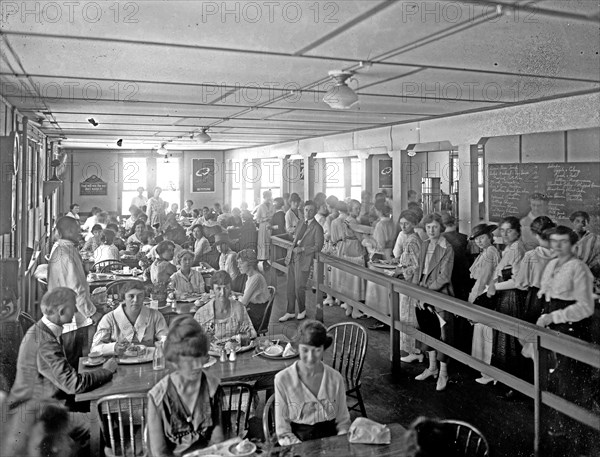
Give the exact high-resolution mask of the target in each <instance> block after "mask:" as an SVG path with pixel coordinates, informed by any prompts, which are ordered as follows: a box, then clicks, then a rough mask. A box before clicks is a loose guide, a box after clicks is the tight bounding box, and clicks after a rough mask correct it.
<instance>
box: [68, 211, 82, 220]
mask: <svg viewBox="0 0 600 457" xmlns="http://www.w3.org/2000/svg"><path fill="white" fill-rule="evenodd" d="M65 216H67V217H72V218H73V219H77V220H79V214H75V213H74V212H72V211H69V212H68V213H67V214H65Z"/></svg>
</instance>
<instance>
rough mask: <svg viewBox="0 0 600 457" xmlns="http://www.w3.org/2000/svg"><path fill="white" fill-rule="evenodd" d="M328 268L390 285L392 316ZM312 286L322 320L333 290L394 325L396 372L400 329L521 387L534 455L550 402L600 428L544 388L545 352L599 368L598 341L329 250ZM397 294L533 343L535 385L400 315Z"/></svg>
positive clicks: (592, 417)
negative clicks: (341, 287) (353, 292)
mask: <svg viewBox="0 0 600 457" xmlns="http://www.w3.org/2000/svg"><path fill="white" fill-rule="evenodd" d="M271 239H272V242H273V245H277V246H281V247H285V248H288V247H290V246H291V242H290V241H285V240H281V239H278V238H277V237H272V238H271ZM328 267H332V268H337V269H340V270H342V271H344V272H346V273H350V274H352V275H356V276H359V277H361V278H362V279H364V280H366V281H371V282H373V283H375V284H378V285H380V286H383V287H385V288H387V290H388V298H389V315H384V314H382V313H381V312H379V311H377V310H375V309H372V308H370V307H369V306H368V305H367V304H365V303H362V302H360V301H356V300H354V299H352V298H351V297H349V296H348V295H346V294H345V293H344V292H343V291H338V290H336V289H334V288H332V287H328V286H327V285H325V284H324V281H323V278H324V270H325V269H326V268H328ZM276 268H278V269H279V270H281V271H284V272H287V268H286V267H285V265H284V266H281V265H279V266H276ZM313 281H314V286H315V287H316V289H317V291H316V296H317V318H318V319H319V318H320V319H321V320H322V316H323V311H322V310H323V293H326V294H331V295H333V296H334V297H336V298H338V299H340V300H341V301H343V302H346V303H348V304H349V305H352V307H354V308H356V309H359V310H360V311H362V312H364V313H367V314H368V315H370V316H373V317H375V318H376V319H378V320H379V321H381V322H383V323H385V324H387V325H389V326H390V353H391V364H392V374H393V375H394V376H396V375H397V374H399V372H400V369H401V363H400V332H403V333H407V334H410V335H411V336H412V337H414V338H415V339H416V340H418V341H422V342H426V343H427V345H429V346H431V347H432V348H434V349H436V350H438V351H440V352H442V353H444V354H446V355H448V356H449V357H451V358H452V359H454V360H457V361H459V362H461V363H463V364H465V365H468V366H470V367H471V368H473V369H475V370H477V371H481V372H483V373H485V374H487V375H489V376H492V377H493V378H494V379H496V380H498V381H499V382H501V383H502V384H505V385H507V386H509V387H510V388H512V389H514V390H516V391H518V392H521V393H522V394H524V395H527V396H528V397H530V398H532V399H533V400H534V430H535V437H534V455H535V456H536V457H537V456H539V455H540V442H541V438H542V423H541V414H542V406H543V405H546V406H548V407H550V408H552V409H554V410H556V411H559V412H560V413H562V414H565V415H567V416H569V417H571V418H573V419H575V420H577V421H579V422H581V423H583V424H585V425H587V426H589V427H591V428H592V429H594V430H596V431H600V416H599V415H597V414H594V413H592V412H590V411H588V410H587V409H585V408H582V407H580V406H578V405H576V404H575V403H572V402H570V401H568V400H565V399H564V398H561V397H559V396H557V395H555V394H553V393H551V392H549V391H547V390H546V388H545V386H546V378H547V376H546V374H547V373H548V369H547V367H546V362H545V361H546V357H545V356H546V352H547V351H551V352H555V353H559V354H562V355H564V356H567V357H569V358H572V359H575V360H578V361H580V362H583V363H585V364H587V365H590V366H592V367H593V368H595V369H600V346H598V345H597V344H592V343H587V342H585V341H582V340H580V339H577V338H573V337H571V336H568V335H565V334H563V333H559V332H556V331H553V330H549V329H546V328H543V327H539V326H536V325H533V324H530V323H528V322H525V321H522V320H519V319H516V318H514V317H510V316H507V315H505V314H502V313H498V312H496V311H491V310H488V309H486V308H482V307H480V306H476V305H473V304H471V303H467V302H464V301H461V300H459V299H457V298H454V297H450V296H448V295H444V294H441V293H438V292H434V291H431V290H429V289H425V288H423V287H420V286H417V285H415V284H411V283H409V282H407V281H404V280H401V279H397V278H393V277H390V276H386V275H383V274H380V273H377V272H375V271H373V270H369V269H368V268H365V267H362V266H359V265H356V264H354V263H351V262H347V261H345V260H342V259H340V258H338V257H333V256H330V255H327V254H322V253H321V254H319V255H318V256H317V259H316V260H315V268H314V275H313ZM399 294H403V295H408V296H410V297H412V298H415V299H417V300H420V301H423V302H426V303H431V304H433V305H435V307H436V308H438V309H441V310H445V311H448V312H450V313H452V314H455V315H457V316H461V317H464V318H466V319H468V320H470V321H473V322H480V323H482V324H485V325H487V326H489V327H491V328H493V329H495V330H497V331H500V332H503V333H506V334H508V335H511V336H514V337H517V338H519V339H521V340H524V341H527V342H530V343H532V344H533V349H534V351H533V354H534V384H530V383H529V382H527V381H525V380H523V379H520V378H518V377H516V376H514V375H512V374H510V373H507V372H505V371H503V370H501V369H499V368H496V367H494V366H491V365H488V364H487V363H484V362H482V361H481V360H479V359H476V358H474V357H471V355H469V354H466V353H464V352H462V351H460V350H458V349H456V348H454V347H452V346H450V345H448V344H446V343H444V342H442V341H440V340H437V339H434V338H432V337H431V336H429V335H426V334H425V333H423V332H421V331H419V330H418V329H417V328H415V327H414V326H412V325H409V324H407V323H406V322H403V321H401V320H400V317H399V314H400V305H399V303H400V297H399Z"/></svg>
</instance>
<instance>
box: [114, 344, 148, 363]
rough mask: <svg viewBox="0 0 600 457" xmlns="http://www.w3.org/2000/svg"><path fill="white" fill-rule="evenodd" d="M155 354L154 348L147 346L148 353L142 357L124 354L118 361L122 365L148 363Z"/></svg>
mask: <svg viewBox="0 0 600 457" xmlns="http://www.w3.org/2000/svg"><path fill="white" fill-rule="evenodd" d="M153 355H154V348H149V347H147V348H146V353H145V354H144V355H143V356H141V357H129V356H123V357H119V358H118V359H117V362H118V363H120V364H122V365H133V364H136V363H148V362H152V356H153Z"/></svg>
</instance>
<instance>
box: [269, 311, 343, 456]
mask: <svg viewBox="0 0 600 457" xmlns="http://www.w3.org/2000/svg"><path fill="white" fill-rule="evenodd" d="M331 343H332V338H331V337H330V336H328V335H327V330H326V329H325V326H324V325H323V324H321V323H320V322H317V321H311V320H309V321H304V322H303V323H302V324H300V327H299V328H298V334H297V335H296V337H295V338H294V345H296V346H297V349H298V351H299V354H300V360H299V361H297V362H295V363H294V364H293V365H292V366H290V367H288V368H286V369H285V370H282V371H280V372H279V373H277V375H275V431H276V433H277V439H278V440H279V444H280V445H282V446H288V445H290V444H294V443H299V442H301V441H308V440H314V439H319V438H325V437H328V436H335V435H344V434H346V433H348V429H349V428H350V413H349V412H348V407H347V405H346V388H345V386H344V379H343V378H342V375H341V374H340V373H339V372H338V371H336V370H334V369H333V368H331V367H329V366H327V365H325V364H324V363H323V361H322V359H323V352H324V351H325V350H326V349H327V348H328V347H329V346H331Z"/></svg>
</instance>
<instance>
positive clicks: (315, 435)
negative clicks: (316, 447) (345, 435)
mask: <svg viewBox="0 0 600 457" xmlns="http://www.w3.org/2000/svg"><path fill="white" fill-rule="evenodd" d="M291 425H292V433H294V435H296V437H297V438H298V439H299V440H300V441H310V440H318V439H319V438H327V437H329V436H336V435H337V427H336V426H335V419H332V420H330V421H325V422H317V423H316V424H313V425H306V424H296V423H295V422H292V423H291Z"/></svg>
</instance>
